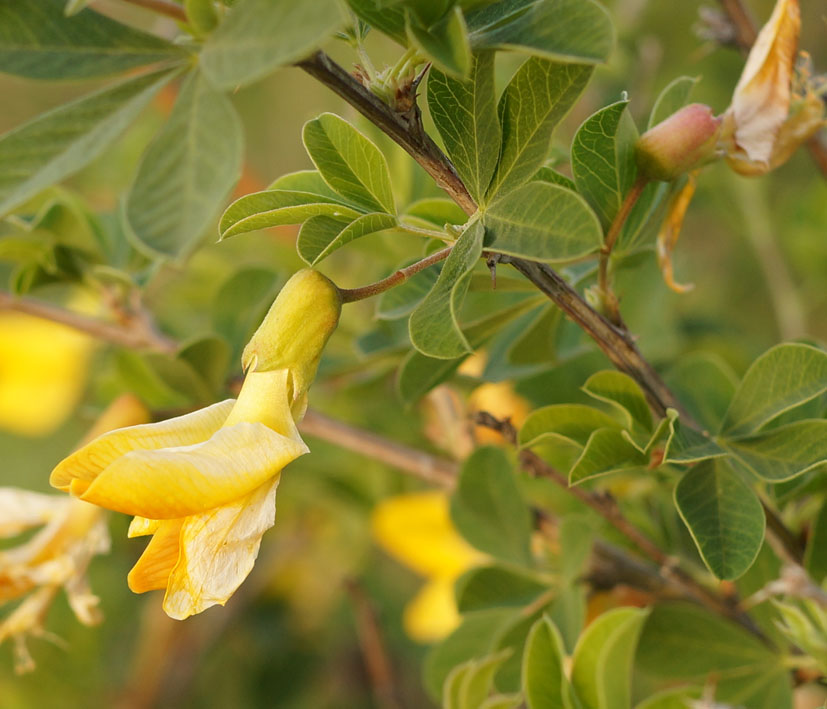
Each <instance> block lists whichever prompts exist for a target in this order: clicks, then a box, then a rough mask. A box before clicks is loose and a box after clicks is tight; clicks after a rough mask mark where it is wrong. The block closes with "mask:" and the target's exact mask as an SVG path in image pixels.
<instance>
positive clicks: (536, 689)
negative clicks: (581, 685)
mask: <svg viewBox="0 0 827 709" xmlns="http://www.w3.org/2000/svg"><path fill="white" fill-rule="evenodd" d="M565 658H566V651H565V649H564V647H563V639H562V638H561V637H560V631H558V630H557V628H556V627H555V626H554V623H552V622H551V621H550V620H549V618H548V617H547V616H543V617H542V618H540V620H538V621H537V622H536V623H535V624H534V625H533V627H532V628H531V632H529V634H528V640H527V641H526V647H525V652H524V653H523V691H524V692H525V697H526V703H527V704H528V706H529V709H574V708H575V706H576V705H575V704H574V701H573V698H572V694H573V691H574V690H573V689H572V686H571V683H570V682H569V680H568V677H567V676H566V670H565Z"/></svg>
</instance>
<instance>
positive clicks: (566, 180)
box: [531, 165, 577, 192]
mask: <svg viewBox="0 0 827 709" xmlns="http://www.w3.org/2000/svg"><path fill="white" fill-rule="evenodd" d="M531 179H532V180H538V181H540V182H550V183H551V184H552V185H560V187H565V188H566V189H567V190H572V191H573V192H576V191H577V187H576V186H575V184H574V180H572V179H571V178H570V177H566V176H565V175H564V174H563V173H561V172H557V170H555V169H554V168H551V167H548V166H546V165H543V167H541V168H540V169H539V170H537V172H535V173H534V177H532V178H531Z"/></svg>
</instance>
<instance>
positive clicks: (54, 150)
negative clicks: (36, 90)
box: [0, 69, 176, 215]
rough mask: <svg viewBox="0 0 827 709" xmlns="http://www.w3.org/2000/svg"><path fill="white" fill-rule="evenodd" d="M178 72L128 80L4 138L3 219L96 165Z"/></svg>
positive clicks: (0, 145) (0, 161)
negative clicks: (55, 186)
mask: <svg viewBox="0 0 827 709" xmlns="http://www.w3.org/2000/svg"><path fill="white" fill-rule="evenodd" d="M175 73H176V71H175V70H169V69H166V70H163V71H157V72H153V73H150V74H143V75H141V76H137V77H134V78H130V79H126V80H125V81H121V82H119V83H117V84H115V85H114V86H108V87H107V88H105V89H102V90H101V91H97V92H95V93H93V94H89V95H88V96H84V97H82V98H80V99H77V100H76V101H72V102H70V103H67V104H64V105H63V106H59V107H58V108H55V109H53V110H51V111H49V112H47V113H44V114H42V115H40V116H38V117H37V118H35V119H34V120H32V121H30V122H29V123H26V124H25V125H22V126H20V127H19V128H16V129H14V130H13V131H11V132H9V133H6V134H5V135H4V136H2V137H0V215H3V214H6V213H7V212H9V211H11V210H12V209H14V208H15V207H17V206H18V205H20V204H22V203H23V202H25V201H26V200H27V199H29V198H30V197H32V196H33V195H35V194H37V193H38V192H40V191H41V190H43V189H44V188H46V187H48V186H49V185H52V184H54V183H55V182H59V181H60V180H62V179H63V178H64V177H67V176H69V175H71V174H73V173H75V172H77V171H78V170H80V169H81V168H82V167H84V166H85V165H88V164H89V163H90V162H92V160H94V159H95V158H96V157H97V156H98V155H100V154H101V153H102V152H103V151H104V150H105V149H106V147H107V146H108V145H109V144H110V143H112V141H114V140H115V138H117V137H118V136H119V135H120V134H121V133H122V132H123V131H124V130H125V129H126V127H127V126H128V125H129V124H130V123H131V122H132V121H133V120H134V119H135V117H136V116H137V115H138V113H140V111H141V109H143V108H144V106H146V105H147V104H148V103H149V102H150V101H151V100H152V97H153V96H154V95H155V94H156V93H157V92H158V90H159V89H160V88H161V87H162V86H163V85H164V84H166V83H167V82H168V81H169V80H170V79H171V78H172V77H173V76H174V75H175Z"/></svg>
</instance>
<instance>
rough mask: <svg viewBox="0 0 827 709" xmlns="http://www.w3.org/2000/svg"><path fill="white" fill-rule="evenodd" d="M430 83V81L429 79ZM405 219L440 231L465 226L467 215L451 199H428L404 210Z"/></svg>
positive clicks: (421, 200)
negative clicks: (411, 219) (447, 225)
mask: <svg viewBox="0 0 827 709" xmlns="http://www.w3.org/2000/svg"><path fill="white" fill-rule="evenodd" d="M429 81H430V79H429ZM405 216H406V217H414V218H416V219H418V220H421V221H422V222H423V223H424V225H425V226H426V227H430V226H431V225H433V226H436V227H439V228H440V229H441V228H442V227H443V226H445V225H446V224H456V225H458V224H465V222H466V221H468V215H467V214H466V213H465V212H463V211H462V209H460V207H459V206H458V205H457V203H456V202H454V200H452V199H445V198H442V197H430V198H427V199H420V200H417V201H416V202H414V203H413V204H410V205H408V207H407V209H405Z"/></svg>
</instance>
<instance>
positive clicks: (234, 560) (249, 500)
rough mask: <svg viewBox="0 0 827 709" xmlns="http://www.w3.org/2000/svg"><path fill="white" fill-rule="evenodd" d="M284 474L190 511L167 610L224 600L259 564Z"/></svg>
mask: <svg viewBox="0 0 827 709" xmlns="http://www.w3.org/2000/svg"><path fill="white" fill-rule="evenodd" d="M278 484H279V477H278V476H276V478H275V479H274V480H272V481H269V482H267V483H265V484H264V485H262V486H260V487H259V488H258V489H256V490H254V491H253V492H252V493H250V494H249V495H247V496H245V497H244V498H242V499H241V500H237V501H236V502H234V503H232V504H230V505H226V506H224V507H219V508H218V509H215V510H211V511H209V512H205V513H204V514H200V515H195V516H193V517H188V518H187V519H186V521H185V522H184V526H183V528H182V529H181V537H180V544H181V547H180V558H179V560H178V564H177V565H176V566H175V569H174V570H173V572H172V575H171V576H170V578H169V585H168V586H167V593H166V596H165V597H164V610H165V611H166V613H167V615H169V616H170V617H171V618H175V619H177V620H183V619H184V618H187V617H189V616H191V615H194V614H195V613H200V612H201V611H203V610H206V609H207V608H209V607H210V606H214V605H216V604H219V605H224V604H225V603H226V602H227V600H228V599H229V598H230V596H232V595H233V593H235V591H236V589H237V588H238V587H239V586H240V585H241V583H242V582H243V581H244V579H245V578H247V575H248V574H249V573H250V571H251V570H252V568H253V565H254V564H255V560H256V557H257V556H258V550H259V546H260V545H261V537H262V535H263V534H264V532H266V531H267V530H268V529H269V528H270V527H272V526H273V523H274V522H275V519H276V488H277V487H278Z"/></svg>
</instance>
